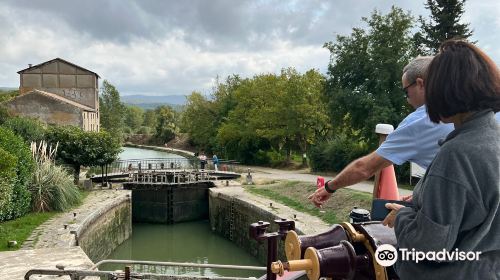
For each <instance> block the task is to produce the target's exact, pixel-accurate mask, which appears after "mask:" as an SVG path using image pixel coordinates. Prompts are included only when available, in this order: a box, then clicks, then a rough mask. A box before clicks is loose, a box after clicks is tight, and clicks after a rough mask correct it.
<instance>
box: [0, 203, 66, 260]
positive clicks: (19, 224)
mask: <svg viewBox="0 0 500 280" xmlns="http://www.w3.org/2000/svg"><path fill="white" fill-rule="evenodd" d="M56 214H57V212H46V213H29V214H27V215H26V216H23V217H21V218H18V219H15V220H12V221H7V222H3V223H0V251H11V250H17V249H19V248H21V245H22V244H23V242H24V241H25V240H26V238H28V237H29V236H30V234H31V232H32V231H33V230H34V229H35V228H37V227H38V226H39V225H41V224H43V223H44V222H45V221H47V220H48V219H50V218H52V217H53V216H54V215H56ZM10 240H15V241H17V245H16V246H15V247H12V248H9V247H8V246H7V243H8V242H9V241H10Z"/></svg>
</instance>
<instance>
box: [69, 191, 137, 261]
mask: <svg viewBox="0 0 500 280" xmlns="http://www.w3.org/2000/svg"><path fill="white" fill-rule="evenodd" d="M131 234H132V205H131V199H130V198H129V197H128V198H127V199H125V200H116V201H114V202H113V203H112V204H109V205H107V206H106V207H104V208H101V209H99V210H97V211H94V212H93V213H92V214H91V215H90V216H88V217H87V218H86V219H85V221H84V222H83V223H82V224H81V225H80V227H79V228H78V230H77V236H78V245H79V246H80V247H81V248H82V249H83V251H84V252H85V253H86V254H87V256H88V257H89V258H90V259H91V260H92V261H93V262H97V261H100V260H103V259H105V258H106V257H107V256H108V255H109V254H110V253H111V252H112V251H113V250H114V249H116V247H118V245H120V244H121V243H122V242H123V241H125V240H127V239H128V238H129V237H130V235H131Z"/></svg>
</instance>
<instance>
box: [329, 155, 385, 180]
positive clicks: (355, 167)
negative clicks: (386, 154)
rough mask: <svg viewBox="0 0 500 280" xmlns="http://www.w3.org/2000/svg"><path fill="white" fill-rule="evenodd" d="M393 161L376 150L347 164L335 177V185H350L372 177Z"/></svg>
mask: <svg viewBox="0 0 500 280" xmlns="http://www.w3.org/2000/svg"><path fill="white" fill-rule="evenodd" d="M391 164H392V162H391V161H389V160H387V159H385V158H383V157H381V156H379V155H378V154H377V153H376V152H372V153H371V154H369V155H366V156H364V157H361V158H358V159H356V160H354V161H353V162H351V163H350V164H349V165H347V166H346V167H345V168H344V169H343V170H342V171H341V172H340V173H339V174H338V175H337V176H335V178H333V180H332V181H333V183H331V186H333V187H334V188H335V189H339V188H344V187H348V186H351V185H354V184H357V183H359V182H362V181H365V180H367V179H369V178H370V177H372V176H373V175H374V174H375V173H376V172H377V171H379V170H382V169H383V168H385V167H387V166H390V165H391Z"/></svg>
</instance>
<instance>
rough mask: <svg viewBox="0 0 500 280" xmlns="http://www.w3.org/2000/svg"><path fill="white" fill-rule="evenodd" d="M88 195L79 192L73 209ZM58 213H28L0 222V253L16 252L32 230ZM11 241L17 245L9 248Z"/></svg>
mask: <svg viewBox="0 0 500 280" xmlns="http://www.w3.org/2000/svg"><path fill="white" fill-rule="evenodd" d="M89 193H90V192H87V191H81V192H80V194H81V201H80V202H79V203H77V204H76V205H74V206H73V209H75V208H77V207H79V206H80V205H82V204H83V201H84V200H85V198H86V197H87V196H88V195H89ZM70 211H71V210H68V212H70ZM60 213H62V212H42V213H28V214H27V215H25V216H23V217H20V218H17V219H15V220H11V221H6V222H0V251H13V250H18V249H19V248H21V246H22V245H23V243H24V241H25V240H26V238H28V237H29V236H30V235H31V233H32V232H33V230H35V229H36V228H37V227H38V226H39V225H41V224H43V223H44V222H46V221H47V220H49V219H50V218H52V217H54V216H55V215H57V214H60ZM11 240H15V241H17V245H16V246H14V247H12V248H9V247H8V242H9V241H11Z"/></svg>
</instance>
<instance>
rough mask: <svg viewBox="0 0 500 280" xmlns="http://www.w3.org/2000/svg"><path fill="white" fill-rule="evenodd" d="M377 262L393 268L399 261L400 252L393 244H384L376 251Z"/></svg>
mask: <svg viewBox="0 0 500 280" xmlns="http://www.w3.org/2000/svg"><path fill="white" fill-rule="evenodd" d="M375 260H376V261H377V262H378V264H380V265H381V266H391V265H393V264H394V263H396V261H397V260H398V250H396V248H394V246H392V245H391V244H383V245H380V246H379V247H378V248H377V251H375Z"/></svg>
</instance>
